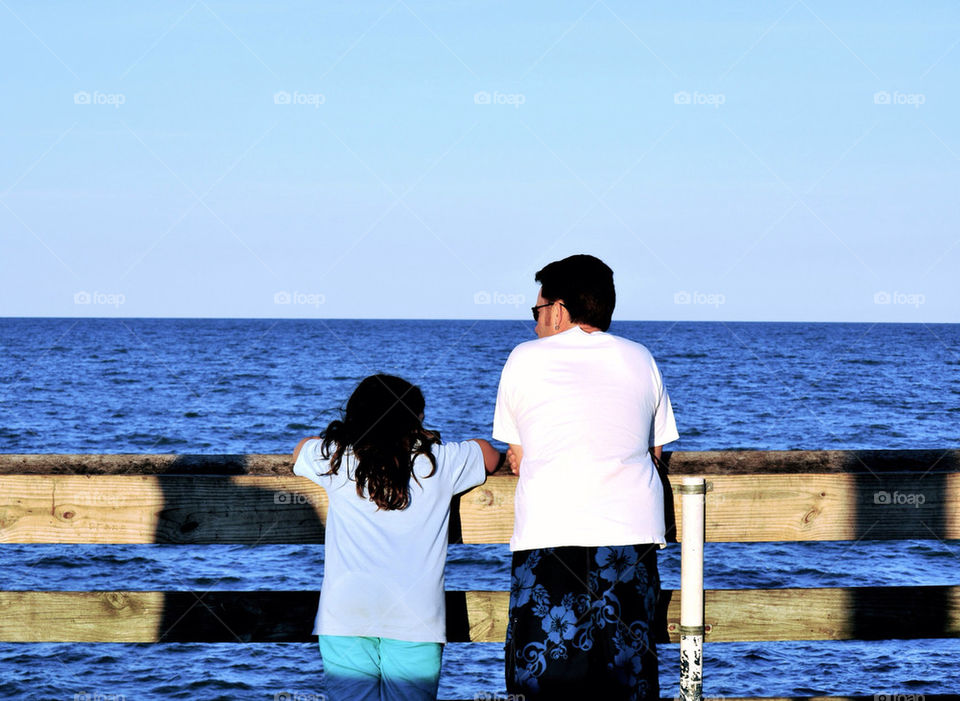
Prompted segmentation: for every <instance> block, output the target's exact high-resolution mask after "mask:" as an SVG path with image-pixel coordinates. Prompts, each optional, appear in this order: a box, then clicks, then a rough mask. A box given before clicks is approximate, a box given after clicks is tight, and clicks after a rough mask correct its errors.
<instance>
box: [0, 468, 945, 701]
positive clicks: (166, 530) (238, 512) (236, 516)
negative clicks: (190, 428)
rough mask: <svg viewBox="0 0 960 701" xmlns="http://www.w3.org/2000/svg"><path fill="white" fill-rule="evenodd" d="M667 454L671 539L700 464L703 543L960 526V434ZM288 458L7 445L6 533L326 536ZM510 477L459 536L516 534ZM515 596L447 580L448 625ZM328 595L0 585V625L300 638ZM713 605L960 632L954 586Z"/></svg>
mask: <svg viewBox="0 0 960 701" xmlns="http://www.w3.org/2000/svg"><path fill="white" fill-rule="evenodd" d="M664 465H665V469H664V475H663V478H664V483H665V485H666V486H667V487H668V488H669V489H670V490H671V491H670V492H669V494H670V496H669V497H668V499H667V519H668V523H669V524H671V525H670V528H669V529H668V530H669V536H668V538H670V539H671V540H674V539H676V540H680V539H682V537H683V534H682V532H680V528H679V523H680V520H679V519H678V518H676V514H677V513H678V511H679V508H680V507H679V504H680V496H679V494H675V493H674V492H673V487H675V486H677V485H678V484H679V482H680V480H681V479H682V477H683V476H690V475H697V476H704V477H705V478H706V480H707V494H706V531H705V534H706V540H707V541H708V542H709V541H726V542H760V541H828V540H846V541H856V540H861V539H866V540H877V539H881V540H894V539H908V538H909V539H938V540H955V539H960V451H933V450H917V451H769V452H760V451H714V452H683V453H672V454H666V455H665V460H664ZM290 470H291V461H290V458H289V456H287V455H207V456H203V455H0V542H5V543H103V544H106V543H168V544H170V543H172V544H207V543H243V544H250V545H263V544H272V543H322V542H323V535H324V525H323V524H324V522H325V519H326V512H327V501H326V497H325V493H324V491H323V490H322V489H321V488H320V487H318V486H316V485H314V484H313V483H311V482H309V481H308V480H306V479H303V478H300V477H297V476H294V475H293V474H292V473H291V471H290ZM514 488H515V478H514V477H512V476H510V475H494V476H492V477H491V478H489V479H488V480H487V482H486V483H485V484H484V485H482V486H480V487H477V488H476V489H473V490H471V491H470V492H468V493H466V494H465V495H462V497H460V498H459V499H458V502H457V504H455V506H456V508H455V509H454V514H453V517H452V519H451V542H456V543H506V542H507V541H508V540H509V538H510V534H511V531H512V528H513V495H514ZM705 568H706V571H707V572H709V570H710V562H709V557H708V558H707V561H706V564H705ZM679 600H680V597H679V593H678V592H675V591H671V590H664V591H663V597H662V602H661V604H662V605H661V612H660V624H659V625H658V639H659V641H660V642H677V641H678V640H679V620H680V611H679ZM198 601H200V602H202V604H203V605H202V606H201V605H197V602H198ZM507 602H508V592H505V591H468V592H452V591H451V592H447V607H448V609H447V617H448V637H449V640H450V641H451V642H502V641H503V639H504V635H505V627H506V614H507ZM316 603H317V598H316V592H315V591H298V592H288V591H283V592H269V591H267V592H249V591H210V592H207V591H195V592H168V591H3V592H0V641H4V642H66V641H77V642H148V643H149V642H306V641H310V640H314V639H315V638H313V637H312V636H311V634H310V630H311V626H312V623H313V616H314V613H315V610H316ZM704 608H705V619H704V620H705V637H704V641H705V642H706V643H711V642H725V641H766V640H848V639H858V640H882V639H897V638H900V639H917V638H954V637H958V636H960V586H895V587H831V588H816V589H807V588H802V589H801V588H792V589H730V590H726V589H722V590H707V591H706V592H705V593H704ZM905 611H908V612H909V615H904V612H905ZM706 654H707V655H708V656H709V648H707V653H706ZM945 673H952V672H946V671H945ZM706 681H707V686H708V688H709V684H710V680H709V678H708V679H707V680H706ZM943 682H944V684H945V685H949V684H951V683H952V681H951V680H949V679H944V680H943ZM836 698H840V697H836ZM844 698H848V697H844ZM849 698H854V697H849ZM865 698H873V697H872V696H871V697H865ZM925 698H926V699H934V698H940V697H939V696H931V695H926V696H925ZM943 698H948V696H946V695H944V696H943Z"/></svg>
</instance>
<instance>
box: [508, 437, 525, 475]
mask: <svg viewBox="0 0 960 701" xmlns="http://www.w3.org/2000/svg"><path fill="white" fill-rule="evenodd" d="M521 460H523V448H521V447H520V446H519V445H515V444H514V443H511V444H510V447H509V448H507V465H508V466H509V467H510V472H512V473H513V474H515V475H519V474H520V461H521Z"/></svg>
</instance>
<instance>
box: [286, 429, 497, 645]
mask: <svg viewBox="0 0 960 701" xmlns="http://www.w3.org/2000/svg"><path fill="white" fill-rule="evenodd" d="M321 447H322V442H321V441H320V440H318V439H314V440H311V441H308V442H307V443H306V444H304V446H303V448H302V450H301V452H300V455H299V456H298V458H297V461H296V464H295V465H294V473H296V474H298V475H301V476H303V477H307V478H309V479H311V480H312V481H314V482H316V483H317V484H319V485H321V486H322V487H324V489H325V490H326V492H327V496H328V498H329V502H330V508H329V512H328V516H327V530H326V536H325V542H326V555H325V564H324V579H323V586H322V589H321V595H320V608H319V611H318V612H317V620H316V623H315V628H314V633H317V634H324V635H361V636H380V637H389V638H397V639H400V640H412V641H424V642H427V641H430V642H446V637H445V630H446V616H445V611H444V595H443V589H444V587H443V566H444V562H445V561H446V555H447V541H448V526H449V520H450V500H451V499H452V498H453V496H454V495H455V494H459V493H460V492H463V491H466V490H467V489H470V488H471V487H474V486H476V485H478V484H482V483H483V481H484V480H485V479H486V471H485V469H484V461H483V455H482V452H481V449H480V446H479V445H478V444H477V443H476V442H473V441H466V442H464V443H447V444H443V445H434V446H433V447H432V452H433V455H434V457H435V458H436V461H437V468H436V471H435V472H434V473H433V474H432V475H430V473H431V471H432V470H433V465H432V464H431V463H430V461H429V459H428V458H426V457H425V456H419V457H418V458H417V459H416V460H415V462H414V465H413V469H414V474H415V475H416V476H417V479H416V480H412V479H411V480H410V491H409V495H410V502H409V504H408V505H407V507H406V508H404V509H402V510H400V509H395V510H384V509H380V508H379V507H378V506H377V505H376V504H375V503H373V502H372V501H370V499H369V498H365V497H363V496H360V495H358V494H357V489H356V481H355V477H354V475H355V469H356V464H357V461H356V458H355V456H354V455H353V453H352V452H345V453H344V456H343V461H342V463H341V466H340V469H339V470H338V471H337V473H335V474H330V473H329V469H330V466H329V459H326V458H324V457H323V455H322V450H321ZM428 475H430V476H428Z"/></svg>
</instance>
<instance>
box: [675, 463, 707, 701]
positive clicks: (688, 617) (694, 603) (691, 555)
mask: <svg viewBox="0 0 960 701" xmlns="http://www.w3.org/2000/svg"><path fill="white" fill-rule="evenodd" d="M706 492H707V484H706V481H705V480H704V478H703V477H684V478H683V484H681V485H680V509H681V524H682V528H681V536H682V539H683V540H682V542H681V548H680V699H681V700H682V701H701V699H702V698H703V535H704V496H705V495H706Z"/></svg>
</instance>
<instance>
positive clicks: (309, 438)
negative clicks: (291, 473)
mask: <svg viewBox="0 0 960 701" xmlns="http://www.w3.org/2000/svg"><path fill="white" fill-rule="evenodd" d="M313 438H320V436H307V437H306V438H304V439H303V440H302V441H300V442H299V443H297V447H296V448H294V449H293V462H297V456H298V455H300V449H301V448H303V444H304V443H306V442H307V441H309V440H311V439H313Z"/></svg>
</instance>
